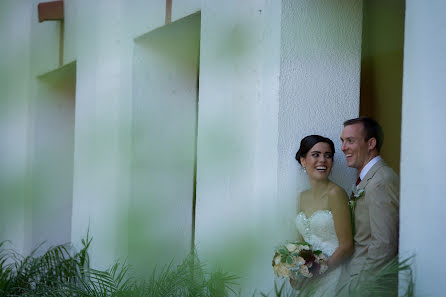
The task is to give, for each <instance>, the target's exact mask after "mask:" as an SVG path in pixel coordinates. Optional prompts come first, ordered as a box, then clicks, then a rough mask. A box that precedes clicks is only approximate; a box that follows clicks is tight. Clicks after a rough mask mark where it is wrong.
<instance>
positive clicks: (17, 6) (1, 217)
mask: <svg viewBox="0 0 446 297" xmlns="http://www.w3.org/2000/svg"><path fill="white" fill-rule="evenodd" d="M31 15H32V10H31V7H30V5H29V2H28V1H26V0H22V1H0V44H1V46H0V197H1V198H0V241H3V240H6V239H8V240H11V241H12V243H13V244H14V245H15V247H16V248H17V249H18V251H20V252H21V251H23V250H24V249H25V224H26V217H27V213H26V210H27V208H26V207H25V206H26V203H27V201H26V193H27V191H28V184H27V182H26V177H27V160H28V158H27V154H28V145H29V142H28V136H27V135H28V133H27V129H28V124H29V113H28V108H29V95H30V90H29V88H30V86H29V77H30V54H31V44H30V30H31V27H30V24H31Z"/></svg>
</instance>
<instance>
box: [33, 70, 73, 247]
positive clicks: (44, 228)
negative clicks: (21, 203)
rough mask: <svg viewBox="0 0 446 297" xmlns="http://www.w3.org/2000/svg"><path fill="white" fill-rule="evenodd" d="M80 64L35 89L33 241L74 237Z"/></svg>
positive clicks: (48, 76)
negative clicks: (75, 114)
mask: <svg viewBox="0 0 446 297" xmlns="http://www.w3.org/2000/svg"><path fill="white" fill-rule="evenodd" d="M75 89H76V65H75V63H72V64H69V65H66V66H65V67H62V68H61V69H58V70H55V71H52V72H50V73H47V74H45V75H42V76H39V77H38V79H37V81H36V86H35V88H33V92H32V94H33V95H32V97H33V98H32V101H33V102H32V105H31V106H32V123H31V127H32V129H31V130H30V131H29V133H30V138H31V141H32V153H31V154H30V159H31V164H30V165H31V168H30V169H31V176H32V187H31V191H30V192H31V193H30V194H31V198H32V201H31V209H30V210H31V216H30V217H31V226H30V227H31V229H32V232H31V234H32V235H31V245H32V247H36V246H38V245H39V244H41V243H43V242H45V244H44V245H43V246H42V249H44V248H46V247H49V246H53V245H56V244H64V243H67V242H70V240H71V213H72V209H71V207H72V198H73V158H74V153H73V151H74V107H75Z"/></svg>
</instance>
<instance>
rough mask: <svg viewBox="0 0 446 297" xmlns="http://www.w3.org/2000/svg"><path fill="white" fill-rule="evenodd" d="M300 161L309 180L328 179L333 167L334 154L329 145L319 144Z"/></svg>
mask: <svg viewBox="0 0 446 297" xmlns="http://www.w3.org/2000/svg"><path fill="white" fill-rule="evenodd" d="M300 160H301V164H302V166H303V167H305V169H306V171H307V174H308V177H309V178H314V179H317V180H321V179H327V178H328V175H329V174H330V172H331V168H332V167H333V152H332V150H331V148H330V145H329V144H328V143H326V142H318V143H316V144H315V145H314V146H313V147H312V148H311V149H310V150H309V151H308V153H307V154H306V156H305V158H301V159H300Z"/></svg>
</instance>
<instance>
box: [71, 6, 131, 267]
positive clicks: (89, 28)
mask: <svg viewBox="0 0 446 297" xmlns="http://www.w3.org/2000/svg"><path fill="white" fill-rule="evenodd" d="M76 6H77V13H76V14H75V15H76V17H77V20H76V24H77V28H76V36H77V38H76V40H75V41H74V42H73V43H74V44H76V46H77V86H76V111H75V112H76V118H75V151H74V185H73V215H72V235H71V238H72V242H73V243H75V245H76V246H78V247H79V242H80V239H81V238H83V237H84V236H85V235H86V233H87V229H88V228H90V233H91V235H92V236H93V238H94V239H93V243H92V246H91V250H90V252H91V260H92V264H93V266H97V267H101V268H104V267H108V266H109V265H111V264H112V263H113V261H114V260H115V259H116V258H117V257H118V256H124V255H123V254H124V252H125V249H126V245H127V211H128V210H127V200H128V197H129V192H128V190H125V189H126V187H127V186H128V176H127V174H128V166H127V165H126V164H127V161H126V160H128V159H129V157H130V156H128V155H127V156H126V154H127V153H128V152H129V149H128V148H127V147H126V145H125V143H124V144H123V143H122V141H126V143H127V144H128V143H129V141H130V136H129V135H127V137H124V136H123V135H122V134H121V133H128V126H129V123H128V120H129V115H128V114H127V113H128V112H130V108H129V106H130V105H129V104H130V102H131V89H130V87H129V85H128V84H129V83H130V81H131V80H130V78H129V77H130V76H131V71H130V69H129V67H128V63H130V60H129V59H128V55H129V50H128V49H127V47H126V46H125V45H123V44H124V42H125V41H126V42H128V40H127V39H125V40H123V35H124V34H123V33H122V31H121V24H120V22H121V19H122V18H121V1H119V0H114V1H93V2H91V1H79V3H77V5H76ZM123 27H124V26H123ZM123 55H124V56H125V55H126V56H125V57H127V59H125V63H126V64H125V67H122V63H123V62H122V61H123ZM122 69H125V70H122ZM124 90H125V91H124ZM126 158H127V159H126Z"/></svg>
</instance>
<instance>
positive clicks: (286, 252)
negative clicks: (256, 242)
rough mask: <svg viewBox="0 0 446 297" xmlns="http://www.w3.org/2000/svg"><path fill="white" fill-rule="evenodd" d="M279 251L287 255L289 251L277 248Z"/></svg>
mask: <svg viewBox="0 0 446 297" xmlns="http://www.w3.org/2000/svg"><path fill="white" fill-rule="evenodd" d="M279 253H281V254H282V255H288V254H289V253H290V252H289V251H288V250H286V249H279Z"/></svg>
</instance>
